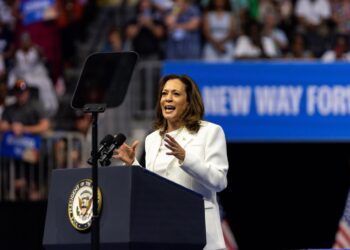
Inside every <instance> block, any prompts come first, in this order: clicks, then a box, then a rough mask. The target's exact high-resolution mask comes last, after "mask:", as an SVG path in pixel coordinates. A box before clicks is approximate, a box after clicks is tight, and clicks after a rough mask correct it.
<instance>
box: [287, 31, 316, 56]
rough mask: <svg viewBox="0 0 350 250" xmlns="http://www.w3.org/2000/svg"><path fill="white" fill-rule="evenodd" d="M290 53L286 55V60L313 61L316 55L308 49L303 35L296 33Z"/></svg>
mask: <svg viewBox="0 0 350 250" xmlns="http://www.w3.org/2000/svg"><path fill="white" fill-rule="evenodd" d="M289 47H290V48H289V50H288V52H287V53H286V54H285V58H286V59H302V60H304V59H307V60H309V59H313V58H314V55H313V54H312V52H311V51H310V50H309V49H308V48H307V43H306V39H305V37H304V35H303V34H301V33H296V34H295V35H294V36H293V40H292V41H291V44H290V46H289Z"/></svg>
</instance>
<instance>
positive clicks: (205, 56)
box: [0, 0, 350, 166]
mask: <svg viewBox="0 0 350 250" xmlns="http://www.w3.org/2000/svg"><path fill="white" fill-rule="evenodd" d="M39 2H40V3H41V4H43V3H45V4H48V6H47V8H46V9H45V11H44V12H43V13H42V15H41V16H40V18H37V17H35V15H34V16H33V15H32V14H30V13H31V12H30V8H34V7H35V8H37V7H38V6H37V5H38V4H39ZM100 10H101V11H100ZM106 10H107V11H106ZM104 11H105V12H104ZM28 13H29V14H28ZM98 13H107V14H108V15H107V16H108V18H109V17H111V18H110V19H108V20H107V24H108V25H107V26H106V25H103V27H101V26H97V29H101V30H102V29H105V30H106V32H105V33H101V34H106V36H105V37H103V38H102V41H103V42H102V43H101V44H100V46H98V47H96V48H95V49H94V51H101V52H119V51H126V50H133V51H136V52H138V54H139V55H140V58H141V60H144V61H147V60H167V59H169V60H203V61H209V62H234V61H239V60H261V59H263V60H271V59H278V60H281V59H284V60H293V59H297V60H319V61H323V62H333V61H348V60H350V51H349V48H350V0H97V1H95V0H47V1H46V2H45V0H41V1H35V0H0V115H1V117H2V118H1V120H0V131H1V132H6V131H12V132H13V133H14V134H15V135H17V136H18V135H21V134H23V133H32V134H43V133H47V132H48V131H52V130H54V131H59V130H61V131H78V132H79V133H82V134H83V135H88V134H89V129H91V128H90V124H91V117H90V116H89V114H83V113H80V112H78V111H74V110H72V109H71V107H70V105H69V103H70V98H71V95H72V90H74V87H75V84H76V81H74V82H69V81H68V80H67V79H66V74H65V72H67V70H68V71H69V70H70V69H77V68H79V67H81V63H82V62H81V58H80V59H79V56H78V54H79V46H81V45H83V44H84V43H85V42H86V41H87V40H88V39H89V36H91V30H89V28H90V27H91V24H92V23H93V22H94V20H95V18H96V16H97V14H98ZM111 13H112V15H110V14H111ZM116 20H118V21H116ZM88 30H89V31H88ZM99 31H100V30H95V31H92V33H94V32H95V33H99ZM79 60H80V61H79ZM73 85H74V86H73ZM72 86H73V87H72ZM69 91H70V92H69ZM64 98H66V99H64ZM32 99H35V102H32V101H31V100H32ZM63 100H66V102H62V101H63ZM67 100H68V102H67ZM54 150H55V157H56V158H55V163H56V164H57V165H58V166H66V165H67V161H66V160H65V159H66V155H67V141H65V140H64V139H58V140H57V142H56V143H55V144H54ZM60 152H62V154H60ZM68 153H74V152H68ZM75 158H79V156H76V157H75Z"/></svg>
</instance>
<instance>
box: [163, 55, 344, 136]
mask: <svg viewBox="0 0 350 250" xmlns="http://www.w3.org/2000/svg"><path fill="white" fill-rule="evenodd" d="M172 73H174V74H186V75H189V76H191V77H192V78H193V79H194V80H195V81H196V83H197V84H198V86H199V87H200V90H201V93H202V96H203V101H204V105H205V109H206V115H205V119H206V120H208V121H212V122H215V123H218V124H220V125H221V126H222V127H223V129H224V130H225V134H226V137H227V140H228V141H347V140H350V64H347V63H334V64H323V63H317V62H239V63H231V64H213V63H203V62H170V61H168V62H166V63H165V65H164V68H163V72H162V74H163V75H165V74H172Z"/></svg>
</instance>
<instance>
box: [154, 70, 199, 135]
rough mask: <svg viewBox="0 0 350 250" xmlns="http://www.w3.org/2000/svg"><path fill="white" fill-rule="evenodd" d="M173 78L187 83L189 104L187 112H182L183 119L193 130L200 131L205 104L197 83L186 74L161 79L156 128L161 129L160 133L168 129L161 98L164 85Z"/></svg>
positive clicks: (186, 125) (184, 123) (183, 122)
mask: <svg viewBox="0 0 350 250" xmlns="http://www.w3.org/2000/svg"><path fill="white" fill-rule="evenodd" d="M173 79H178V80H180V81H181V82H182V83H183V84H184V85H185V90H186V95H187V102H188V106H187V108H186V110H185V112H184V113H183V114H182V117H181V120H182V125H184V126H185V127H186V128H187V129H188V130H189V131H191V132H198V130H199V128H200V121H201V120H202V118H203V115H204V105H203V100H202V96H201V94H200V92H199V89H198V86H197V84H196V83H195V82H194V81H193V80H192V79H191V78H190V77H189V76H186V75H167V76H164V77H163V78H162V79H161V80H160V81H159V92H158V100H157V107H156V119H155V122H154V128H155V129H159V130H160V134H161V135H164V133H165V132H166V130H167V122H166V119H164V117H163V114H162V108H161V106H160V99H161V97H162V91H163V88H164V85H165V84H166V83H167V82H168V81H169V80H173Z"/></svg>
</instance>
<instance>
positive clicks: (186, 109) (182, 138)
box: [113, 75, 228, 250]
mask: <svg viewBox="0 0 350 250" xmlns="http://www.w3.org/2000/svg"><path fill="white" fill-rule="evenodd" d="M203 115H204V106H203V101H202V97H201V95H200V92H199V89H198V86H197V85H196V84H195V82H194V81H193V80H192V79H191V78H190V77H188V76H184V75H180V76H178V75H168V76H165V77H163V78H162V79H161V80H160V86H159V95H158V102H157V109H156V120H155V123H154V125H155V129H156V130H155V131H154V132H153V133H151V134H149V135H148V136H147V137H146V140H145V150H146V168H147V169H149V170H150V171H153V172H155V173H157V174H159V175H161V176H163V177H165V178H167V179H169V180H171V181H173V182H176V183H178V184H180V185H182V186H184V187H186V188H188V189H191V190H193V191H195V192H197V193H200V194H201V195H202V196H203V198H204V205H205V224H206V239H207V244H206V246H205V248H204V249H206V250H218V249H225V242H224V239H223V234H222V229H221V222H220V215H219V207H218V203H217V198H216V193H217V192H220V191H222V190H223V189H225V188H226V186H227V178H226V174H227V171H228V161H227V153H226V140H225V134H224V132H223V130H222V128H221V127H220V126H219V125H216V124H213V123H210V122H206V121H203V120H202V118H203ZM137 145H138V141H135V142H133V143H132V145H131V146H129V145H127V144H123V145H122V146H121V147H119V148H118V149H117V150H115V152H114V153H115V154H114V156H113V157H114V158H116V159H119V160H121V161H123V162H124V163H125V164H126V165H139V163H138V161H137V160H136V158H135V151H136V147H137Z"/></svg>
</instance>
